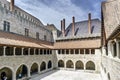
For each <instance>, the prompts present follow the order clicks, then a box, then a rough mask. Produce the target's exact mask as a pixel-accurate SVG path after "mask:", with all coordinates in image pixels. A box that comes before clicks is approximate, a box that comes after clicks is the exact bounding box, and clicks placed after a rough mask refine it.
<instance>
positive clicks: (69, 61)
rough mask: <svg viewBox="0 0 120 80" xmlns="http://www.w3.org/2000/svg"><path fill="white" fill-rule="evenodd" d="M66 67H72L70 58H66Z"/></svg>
mask: <svg viewBox="0 0 120 80" xmlns="http://www.w3.org/2000/svg"><path fill="white" fill-rule="evenodd" d="M66 67H67V68H73V67H74V65H73V62H72V61H71V60H68V61H67V62H66Z"/></svg>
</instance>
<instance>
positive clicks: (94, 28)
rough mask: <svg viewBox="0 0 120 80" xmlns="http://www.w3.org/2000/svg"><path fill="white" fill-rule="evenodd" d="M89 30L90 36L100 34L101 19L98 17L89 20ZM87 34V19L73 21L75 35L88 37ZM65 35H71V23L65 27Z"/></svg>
mask: <svg viewBox="0 0 120 80" xmlns="http://www.w3.org/2000/svg"><path fill="white" fill-rule="evenodd" d="M91 32H92V34H90V36H93V37H95V36H101V21H100V20H99V19H92V20H91ZM86 35H87V36H86ZM88 35H89V32H88V20H86V21H80V22H75V36H79V37H80V36H82V37H88ZM65 36H66V37H69V36H72V23H71V24H70V25H69V26H68V27H67V29H66V31H65ZM60 37H62V36H60Z"/></svg>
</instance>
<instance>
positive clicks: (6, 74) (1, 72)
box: [0, 67, 12, 80]
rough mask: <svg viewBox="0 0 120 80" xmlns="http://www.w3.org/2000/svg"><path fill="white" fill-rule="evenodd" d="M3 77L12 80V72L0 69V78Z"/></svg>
mask: <svg viewBox="0 0 120 80" xmlns="http://www.w3.org/2000/svg"><path fill="white" fill-rule="evenodd" d="M3 77H7V80H12V70H11V69H10V68H7V67H4V68H2V69H0V78H3ZM0 80H1V79H0Z"/></svg>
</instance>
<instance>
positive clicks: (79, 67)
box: [75, 61, 84, 69]
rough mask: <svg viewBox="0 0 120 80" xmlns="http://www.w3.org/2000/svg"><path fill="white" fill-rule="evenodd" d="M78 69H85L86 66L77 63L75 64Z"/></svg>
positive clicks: (80, 62)
mask: <svg viewBox="0 0 120 80" xmlns="http://www.w3.org/2000/svg"><path fill="white" fill-rule="evenodd" d="M75 67H76V69H84V65H83V62H82V61H77V62H76V64H75Z"/></svg>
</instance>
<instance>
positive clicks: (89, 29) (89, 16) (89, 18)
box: [88, 13, 91, 34]
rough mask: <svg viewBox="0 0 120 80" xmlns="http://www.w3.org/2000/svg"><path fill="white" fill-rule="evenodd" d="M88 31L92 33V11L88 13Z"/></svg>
mask: <svg viewBox="0 0 120 80" xmlns="http://www.w3.org/2000/svg"><path fill="white" fill-rule="evenodd" d="M88 32H89V34H91V13H89V14H88Z"/></svg>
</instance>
